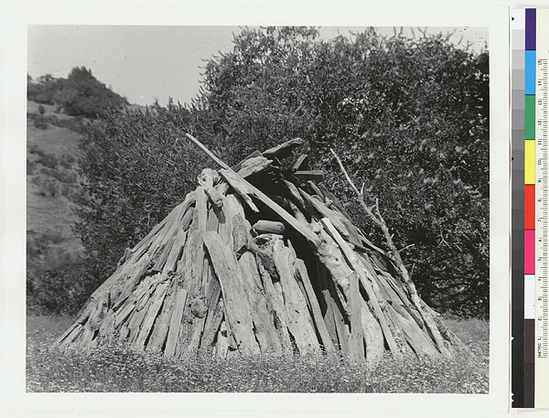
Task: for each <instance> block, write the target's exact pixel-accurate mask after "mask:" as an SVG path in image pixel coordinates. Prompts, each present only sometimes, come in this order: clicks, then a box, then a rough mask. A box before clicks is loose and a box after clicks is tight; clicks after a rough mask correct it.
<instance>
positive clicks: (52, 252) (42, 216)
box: [27, 101, 83, 281]
mask: <svg viewBox="0 0 549 418" xmlns="http://www.w3.org/2000/svg"><path fill="white" fill-rule="evenodd" d="M39 106H40V105H38V104H37V103H34V102H31V101H29V102H28V103H27V116H28V117H27V271H28V273H29V275H30V276H31V277H32V280H34V281H35V280H39V279H40V276H41V275H42V274H43V272H44V271H46V270H48V269H52V268H55V267H56V265H58V264H60V263H62V262H64V261H66V260H67V258H71V257H77V256H79V255H81V254H82V252H83V247H82V244H81V243H80V240H79V239H78V237H77V236H76V235H75V233H74V232H73V230H72V227H73V225H74V222H75V221H76V220H77V219H78V217H77V215H76V213H75V208H76V207H77V205H78V204H81V203H83V195H82V187H81V185H80V182H81V178H80V176H79V174H78V162H77V161H78V157H79V149H78V143H79V140H80V136H81V134H80V133H77V132H75V131H73V130H71V129H69V128H65V127H60V126H55V125H53V124H52V123H51V122H53V123H59V121H61V122H60V124H67V126H70V125H71V124H72V125H73V126H75V127H77V126H80V127H81V128H83V122H82V121H81V120H78V121H76V120H75V118H73V117H71V116H67V115H63V114H58V113H55V111H54V110H55V109H54V107H53V106H48V105H42V107H43V114H42V115H40V113H39V110H38V108H39ZM76 129H77V130H78V128H76Z"/></svg>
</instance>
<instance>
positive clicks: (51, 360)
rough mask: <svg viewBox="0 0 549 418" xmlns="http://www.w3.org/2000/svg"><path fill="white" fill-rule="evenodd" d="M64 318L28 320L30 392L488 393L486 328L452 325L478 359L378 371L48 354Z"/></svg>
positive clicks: (267, 361) (306, 360)
mask: <svg viewBox="0 0 549 418" xmlns="http://www.w3.org/2000/svg"><path fill="white" fill-rule="evenodd" d="M70 322H71V319H70V318H67V317H29V319H28V322H27V343H28V346H27V390H28V391H31V392H287V393H291V392H296V393H299V392H301V393H306V392H311V393H313V392H325V393H329V392H338V393H348V392H353V393H368V392H374V393H389V392H406V393H486V392H487V391H488V351H487V348H488V344H487V340H484V339H485V338H486V336H487V335H488V323H487V322H485V321H479V320H467V321H449V325H450V327H451V328H452V329H453V330H454V331H455V332H456V334H458V335H459V336H460V337H462V338H463V340H464V341H465V342H466V343H467V345H468V346H469V348H470V349H471V350H472V352H473V355H472V356H471V355H468V354H467V353H459V354H458V355H457V356H456V358H455V359H453V360H434V359H416V358H405V359H402V360H395V359H392V358H390V357H386V358H384V359H382V360H381V361H380V362H379V363H378V364H376V365H375V366H371V365H367V364H364V363H363V364H360V363H359V364H357V363H354V364H353V363H350V362H349V361H345V360H341V359H338V358H333V357H327V356H318V357H286V358H284V357H280V356H261V357H254V358H232V359H227V360H216V359H211V358H207V357H193V358H192V359H189V360H184V361H181V360H179V361H174V360H168V359H164V358H162V357H160V356H158V355H154V354H150V353H142V352H136V351H131V350H128V349H127V348H125V347H122V346H110V347H109V346H104V347H100V348H97V349H95V350H93V351H92V352H79V351H73V352H68V353H60V352H59V351H57V350H55V349H51V344H52V342H53V341H54V340H55V338H56V337H57V336H58V335H59V334H60V333H62V332H63V331H64V330H65V329H66V327H68V325H69V324H70Z"/></svg>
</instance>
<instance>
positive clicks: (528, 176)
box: [524, 141, 536, 184]
mask: <svg viewBox="0 0 549 418" xmlns="http://www.w3.org/2000/svg"><path fill="white" fill-rule="evenodd" d="M535 181H536V141H524V184H534V183H535Z"/></svg>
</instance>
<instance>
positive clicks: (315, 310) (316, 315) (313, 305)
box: [296, 258, 335, 353]
mask: <svg viewBox="0 0 549 418" xmlns="http://www.w3.org/2000/svg"><path fill="white" fill-rule="evenodd" d="M296 269H297V271H298V273H299V274H298V278H299V280H300V281H301V283H303V287H304V289H305V296H306V297H307V300H308V302H309V307H310V309H311V315H312V317H313V320H314V323H315V326H316V329H317V331H318V334H319V335H320V338H321V339H322V344H323V346H324V350H325V351H326V352H327V353H333V352H335V347H334V345H333V342H332V338H331V337H330V333H329V332H328V328H327V327H326V323H325V322H324V318H323V317H322V312H321V310H320V305H319V303H318V299H317V297H316V294H315V291H314V289H313V286H312V285H311V280H310V278H309V273H308V272H307V267H306V266H305V263H304V262H303V260H301V259H299V258H298V259H297V261H296Z"/></svg>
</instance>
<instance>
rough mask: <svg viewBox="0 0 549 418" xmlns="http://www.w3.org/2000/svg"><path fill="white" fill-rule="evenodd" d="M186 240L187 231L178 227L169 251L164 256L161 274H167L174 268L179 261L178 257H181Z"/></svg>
mask: <svg viewBox="0 0 549 418" xmlns="http://www.w3.org/2000/svg"><path fill="white" fill-rule="evenodd" d="M186 240H187V232H186V231H184V230H183V228H180V229H179V230H178V231H177V235H176V236H175V238H174V240H173V244H172V247H171V249H170V253H169V254H168V257H167V258H166V262H165V263H164V269H163V270H162V273H163V274H168V272H173V271H175V270H176V267H177V262H178V261H179V259H180V258H181V255H182V254H183V247H184V246H185V241H186Z"/></svg>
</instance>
